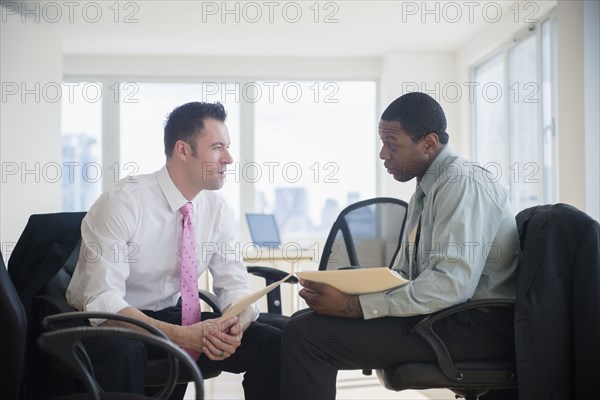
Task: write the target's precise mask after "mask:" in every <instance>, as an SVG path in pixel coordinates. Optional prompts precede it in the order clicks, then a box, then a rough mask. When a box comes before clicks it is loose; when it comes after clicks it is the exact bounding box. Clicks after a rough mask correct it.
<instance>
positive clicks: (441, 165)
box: [360, 146, 520, 319]
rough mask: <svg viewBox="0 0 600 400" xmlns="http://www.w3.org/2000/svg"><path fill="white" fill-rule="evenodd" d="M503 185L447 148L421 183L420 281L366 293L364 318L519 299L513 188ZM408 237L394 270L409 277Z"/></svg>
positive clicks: (403, 314)
mask: <svg viewBox="0 0 600 400" xmlns="http://www.w3.org/2000/svg"><path fill="white" fill-rule="evenodd" d="M498 180H499V178H498V177H497V176H494V174H491V173H489V172H488V171H486V170H485V169H483V168H482V167H480V166H478V165H477V163H475V162H470V161H467V160H466V159H464V158H461V157H458V156H457V155H456V154H454V153H453V152H452V150H451V149H450V147H449V146H446V148H445V149H444V150H443V151H442V152H441V153H440V154H439V155H438V156H437V158H436V159H435V160H434V162H433V163H432V164H431V166H430V167H429V168H428V169H427V171H426V173H425V175H424V176H423V179H421V182H419V184H418V185H419V186H420V188H421V189H422V190H423V192H424V194H425V198H424V203H423V213H422V216H421V231H420V241H419V245H418V247H417V259H416V269H417V271H416V272H417V274H416V275H417V276H416V277H415V278H414V279H413V280H411V281H410V282H409V283H408V284H406V285H404V286H402V287H400V288H397V289H393V290H389V291H387V292H379V293H372V294H365V295H361V296H360V303H361V307H362V310H363V314H364V318H365V319H370V318H379V317H385V316H410V315H418V314H428V313H432V312H435V311H438V310H442V309H444V308H447V307H450V306H453V305H456V304H460V303H463V302H465V301H467V300H469V299H485V298H507V299H512V298H514V297H515V294H516V284H517V281H516V277H517V274H516V273H517V265H518V263H519V256H520V247H519V237H518V234H517V224H516V221H515V216H514V213H513V211H512V208H511V206H510V201H509V194H508V191H507V190H506V188H504V187H503V186H502V185H501V184H500V183H498V182H497V181H498ZM413 202H414V196H413V199H411V204H412V203H413ZM409 208H410V206H409ZM408 235H409V232H406V231H405V232H404V235H403V239H402V246H401V248H400V253H399V256H398V257H397V264H396V266H394V269H396V270H398V271H399V272H400V274H401V275H403V276H404V277H405V278H407V279H408V278H409V276H410V272H409V258H408V253H409V252H408V251H407V246H408Z"/></svg>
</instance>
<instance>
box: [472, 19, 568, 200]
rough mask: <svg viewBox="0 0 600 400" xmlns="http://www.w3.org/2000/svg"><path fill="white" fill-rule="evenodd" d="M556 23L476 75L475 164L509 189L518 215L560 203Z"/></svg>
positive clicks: (540, 28) (480, 67)
mask: <svg viewBox="0 0 600 400" xmlns="http://www.w3.org/2000/svg"><path fill="white" fill-rule="evenodd" d="M555 30H556V28H555V22H554V18H552V17H549V18H547V19H545V20H544V21H543V22H542V23H541V24H539V25H538V26H536V28H535V29H533V31H529V32H527V33H526V34H525V35H523V36H521V37H519V38H518V39H517V40H515V41H514V42H513V43H511V44H510V45H506V46H504V47H503V48H502V49H500V50H501V52H499V53H497V54H496V55H494V56H493V57H490V58H488V59H487V60H485V61H484V62H482V63H480V64H479V65H477V66H475V68H474V69H473V75H474V80H475V82H476V84H477V85H478V86H477V87H478V88H479V90H478V91H477V95H476V96H475V101H474V106H473V116H474V124H473V126H474V130H473V132H474V143H475V146H474V149H475V159H476V160H477V161H478V162H479V163H480V164H482V165H483V166H485V167H487V169H488V170H490V173H491V174H490V176H494V177H496V178H497V179H498V180H500V181H501V182H503V183H504V184H505V185H507V186H508V187H510V193H511V202H512V205H513V208H514V209H515V211H518V210H522V209H524V208H527V207H530V206H534V205H538V204H542V203H549V202H553V201H555V198H556V194H555V191H556V183H555V181H556V174H557V172H556V167H555V166H556V161H555V160H556V146H555V144H554V142H555V125H554V122H553V121H554V115H555V112H554V96H553V92H552V91H553V88H554V86H555V85H554V84H553V73H554V65H555V63H554V57H555V56H556V54H555V53H556V51H555V48H556V47H555V43H556V40H555V39H554V36H553V35H554V34H555V33H554V32H555Z"/></svg>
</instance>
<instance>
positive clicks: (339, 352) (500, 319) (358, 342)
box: [281, 310, 514, 399]
mask: <svg viewBox="0 0 600 400" xmlns="http://www.w3.org/2000/svg"><path fill="white" fill-rule="evenodd" d="M422 318H423V316H416V317H402V318H400V317H387V318H379V319H372V320H363V319H349V318H336V317H327V316H322V315H318V314H315V313H313V312H303V313H302V312H301V313H298V314H297V315H295V316H294V317H293V318H292V319H291V320H290V321H288V323H287V324H286V325H285V327H284V329H283V339H282V349H281V354H282V358H281V388H282V398H283V399H334V398H335V395H336V378H337V372H338V370H352V369H380V368H385V367H388V366H391V365H394V364H398V363H402V362H408V361H413V362H415V361H416V362H418V361H434V360H435V356H434V353H433V351H432V350H431V348H430V346H429V345H428V344H427V342H426V341H425V340H424V339H422V338H421V337H420V336H419V335H418V334H416V333H411V330H412V328H413V327H414V325H415V324H416V323H417V322H419V321H420V320H421V319H422ZM512 318H513V317H512V312H510V311H508V312H504V311H503V310H502V311H499V312H497V313H494V314H487V313H484V312H481V311H475V310H470V311H465V312H462V313H460V314H458V315H456V316H453V317H449V318H446V319H445V320H442V321H440V322H439V323H438V324H436V326H435V331H436V332H437V333H438V335H439V336H440V337H441V338H442V339H443V340H444V341H445V343H446V344H447V346H448V349H449V351H450V354H451V355H452V356H453V357H454V359H455V360H458V361H460V360H467V359H468V360H478V359H489V358H490V357H492V358H493V359H497V360H507V361H510V360H512V362H514V339H513V337H514V334H513V330H512V327H513V323H512Z"/></svg>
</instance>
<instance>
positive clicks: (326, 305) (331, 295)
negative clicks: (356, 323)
mask: <svg viewBox="0 0 600 400" xmlns="http://www.w3.org/2000/svg"><path fill="white" fill-rule="evenodd" d="M300 284H301V285H302V286H304V289H302V290H300V293H299V294H300V297H302V298H303V299H304V300H305V301H306V304H308V306H309V307H310V309H311V310H313V311H314V312H316V313H317V314H323V315H331V316H333V317H345V318H362V316H363V312H362V308H361V307H360V301H359V300H358V296H351V295H347V294H345V293H342V292H340V291H339V290H338V289H336V288H334V287H333V286H330V285H327V284H325V283H317V282H312V281H307V280H304V279H300Z"/></svg>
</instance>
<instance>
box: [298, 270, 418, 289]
mask: <svg viewBox="0 0 600 400" xmlns="http://www.w3.org/2000/svg"><path fill="white" fill-rule="evenodd" d="M296 275H297V276H298V278H300V279H305V280H307V281H313V282H320V283H326V284H328V285H331V286H333V287H335V288H337V289H338V290H340V291H342V292H344V293H346V294H352V295H356V294H366V293H375V292H383V291H386V290H390V289H393V288H396V287H399V286H402V285H405V284H406V283H408V280H407V279H404V278H403V277H402V276H400V274H398V272H396V271H393V270H391V269H389V268H385V267H381V268H358V269H337V270H327V271H301V272H296Z"/></svg>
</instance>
